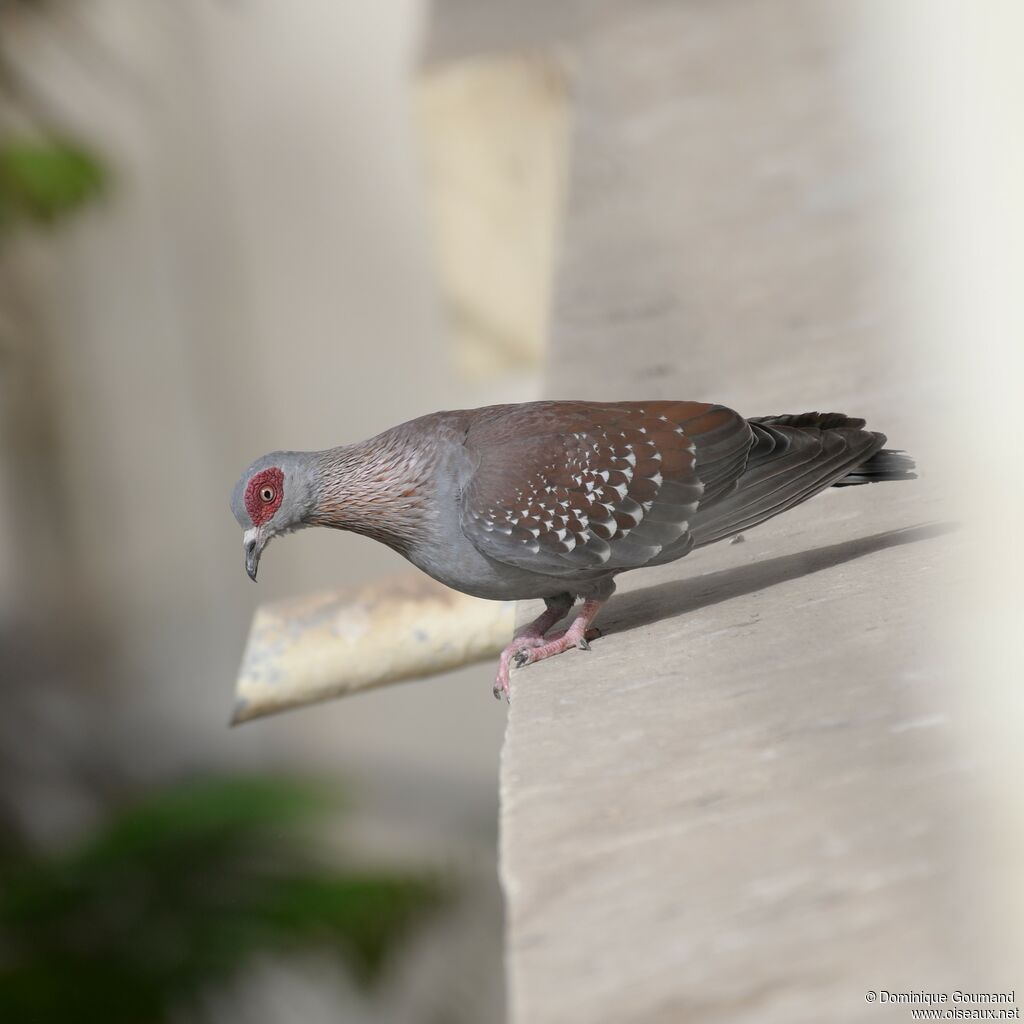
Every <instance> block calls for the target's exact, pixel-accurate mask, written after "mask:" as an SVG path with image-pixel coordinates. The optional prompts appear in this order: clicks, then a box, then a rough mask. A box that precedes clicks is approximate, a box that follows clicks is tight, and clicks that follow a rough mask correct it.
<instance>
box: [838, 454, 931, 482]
mask: <svg viewBox="0 0 1024 1024" xmlns="http://www.w3.org/2000/svg"><path fill="white" fill-rule="evenodd" d="M914 468H915V467H914V460H913V459H912V458H911V457H910V456H909V455H908V454H907V453H906V452H901V451H897V450H896V449H895V448H881V449H879V450H878V451H877V452H875V454H874V455H872V456H871V458H870V459H868V460H867V462H862V463H861V464H860V465H859V466H858V467H857V468H856V469H854V470H852V471H851V472H849V473H847V474H846V476H844V477H843V479H842V480H837V481H836V482H835V483H834V484H833V485H832V486H833V487H852V486H854V485H855V484H877V483H878V482H879V481H882V480H916V479H917V474H916V473H915V472H914Z"/></svg>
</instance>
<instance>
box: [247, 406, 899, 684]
mask: <svg viewBox="0 0 1024 1024" xmlns="http://www.w3.org/2000/svg"><path fill="white" fill-rule="evenodd" d="M885 440H886V439H885V436H884V435H883V434H879V433H874V432H872V431H869V430H865V429H864V420H862V419H855V418H853V417H849V416H844V415H842V414H840V413H816V412H810V413H803V414H801V415H795V416H759V417H755V418H753V419H745V418H744V417H743V416H741V415H740V414H739V413H737V412H734V411H733V410H732V409H727V408H726V407H725V406H721V405H706V404H704V403H701V402H671V401H656V402H568V401H566V402H561V401H551V402H530V403H527V404H524V405H497V406H488V407H486V408H482V409H466V410H459V411H455V412H438V413H433V414H431V415H429V416H422V417H420V418H419V419H415V420H411V421H410V422H408V423H403V424H402V425H401V426H398V427H394V428H393V429H391V430H387V431H385V432H384V433H383V434H379V435H378V436H377V437H374V438H371V439H370V440H368V441H363V442H361V443H359V444H351V445H342V446H341V447H339V448H330V449H328V450H326V451H318V452H273V453H271V454H270V455H264V456H263V457H262V458H260V459H257V460H256V462H254V463H253V464H252V465H251V466H250V467H249V468H248V469H247V470H246V471H245V473H244V474H243V475H242V477H241V479H240V480H239V481H238V483H237V485H236V486H235V491H234V495H233V497H232V501H231V504H232V508H233V511H234V513H235V518H236V519H237V520H238V522H239V524H240V525H241V526H242V528H243V530H244V531H245V535H244V540H243V542H244V546H245V565H246V569H247V571H248V573H249V575H250V576H251V577H252V579H254V580H255V579H256V569H257V566H258V564H259V559H260V553H261V552H262V551H263V549H264V548H265V547H266V545H267V543H268V541H270V539H271V538H272V537H275V536H277V535H278V534H282V533H288V532H290V531H292V530H296V529H299V528H301V527H305V526H330V527H333V528H335V529H340V530H351V531H353V532H354V533H361V534H365V535H366V536H367V537H372V538H373V539H374V540H378V541H381V542H382V543H384V544H387V545H388V546H389V547H391V548H394V550H395V551H397V552H399V554H401V555H404V556H405V557H406V558H407V559H408V560H409V561H410V562H412V563H413V565H415V566H417V567H418V568H419V569H422V570H423V572H425V573H427V574H428V575H430V576H432V577H433V578H434V579H436V580H439V581H440V582H441V583H444V584H445V585H447V586H449V587H453V588H454V589H456V590H461V591H462V592H464V593H467V594H473V595H475V596H477V597H483V598H490V599H493V600H502V601H504V600H510V599H524V598H543V599H544V601H545V604H546V610H545V612H544V613H543V614H542V615H541V616H540V617H539V618H538V619H537V620H536V621H534V622H532V623H530V625H529V626H527V627H526V628H525V629H523V630H521V631H520V632H519V633H518V635H517V636H516V637H515V639H514V640H513V641H512V643H510V644H509V645H508V647H506V648H505V650H504V651H503V652H502V654H501V659H500V662H499V666H498V676H497V681H496V683H495V685H494V693H495V696H497V697H499V698H500V697H502V696H505V697H506V698H507V696H508V686H509V664H510V662H512V663H514V664H515V665H516V666H519V667H521V666H523V665H527V664H529V663H531V662H534V661H540V660H541V659H543V658H549V657H551V656H552V655H555V654H559V653H561V652H562V651H566V650H568V649H569V648H572V647H577V648H580V649H582V650H589V643H588V636H590V637H592V636H593V634H594V632H595V631H591V630H590V626H591V622H592V621H593V619H594V616H595V615H596V614H597V612H598V609H599V608H600V607H601V605H602V604H603V603H604V602H605V601H607V600H608V598H609V597H610V596H611V594H612V592H613V591H614V590H615V577H616V576H617V575H618V574H619V573H621V572H625V571H626V570H628V569H639V568H643V567H645V566H652V565H661V564H662V563H664V562H671V561H674V560H675V559H677V558H682V557H683V556H684V555H686V554H688V553H689V552H690V551H692V550H693V549H694V548H696V547H702V546H703V545H705V544H713V543H714V542H715V541H719V540H723V539H725V538H727V537H733V536H736V535H737V534H739V533H741V532H742V531H746V530H749V529H751V527H754V526H757V525H758V524H759V523H763V522H765V520H767V519H771V518H772V516H776V515H778V514H779V513H780V512H785V511H786V510H787V509H789V508H792V507H793V506H794V505H798V504H800V502H802V501H806V500H807V499H808V498H810V497H811V496H812V495H814V494H817V493H818V492H819V491H821V490H823V489H824V488H826V487H829V486H833V485H834V486H843V485H849V484H864V483H872V482H874V481H880V480H906V479H912V478H913V476H914V474H913V472H912V470H913V468H914V464H913V462H912V461H911V460H910V459H909V458H908V457H907V456H906V455H905V454H903V453H901V452H896V451H893V450H890V449H887V448H884V447H883V445H884V444H885ZM578 598H582V599H583V604H582V606H581V607H580V609H579V611H578V612H577V614H576V616H575V617H574V618H573V620H572V622H571V624H570V625H569V628H568V629H566V630H564V631H562V632H559V633H555V634H554V635H552V636H547V632H548V630H549V629H551V627H552V626H554V624H555V623H556V622H557V621H558V620H559V619H561V618H562V617H563V616H564V615H565V614H566V613H567V612H568V611H569V609H570V608H571V607H572V606H573V604H574V603H575V601H576V600H577V599H578Z"/></svg>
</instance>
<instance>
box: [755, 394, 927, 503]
mask: <svg viewBox="0 0 1024 1024" xmlns="http://www.w3.org/2000/svg"><path fill="white" fill-rule="evenodd" d="M752 422H755V423H772V424H775V425H777V426H780V427H814V428H816V429H818V430H833V429H837V428H849V427H853V428H856V429H863V427H864V420H862V419H860V418H859V417H856V416H846V415H844V414H843V413H841V412H803V413H798V414H796V415H788V416H757V417H755V418H754V419H753V420H752ZM875 437H877V438H878V439H879V441H881V442H882V444H884V443H885V435H884V434H878V433H876V434H875ZM914 468H915V466H914V460H913V459H912V458H911V457H910V456H909V455H908V454H907V453H906V452H904V451H899V450H897V449H895V448H880V449H879V450H878V451H876V452H875V454H874V455H872V456H871V457H870V458H869V459H867V460H865V461H864V462H862V463H861V464H860V465H859V466H858V467H857V468H856V469H853V470H851V471H850V472H849V473H847V474H846V476H844V477H843V478H842V479H841V480H837V481H836V482H835V483H834V484H833V485H832V486H833V487H853V486H855V485H857V484H875V483H879V482H880V481H882V480H916V479H917V474H916V473H915V472H914Z"/></svg>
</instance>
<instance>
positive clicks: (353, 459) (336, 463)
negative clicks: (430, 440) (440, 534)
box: [308, 430, 434, 554]
mask: <svg viewBox="0 0 1024 1024" xmlns="http://www.w3.org/2000/svg"><path fill="white" fill-rule="evenodd" d="M317 462H318V466H317V469H318V473H317V475H318V478H319V479H318V487H317V501H316V503H315V505H314V507H313V510H312V512H311V514H310V516H309V520H308V522H309V523H310V524H311V525H313V526H329V527H332V528H334V529H337V530H351V531H352V532H353V533H361V534H363V535H364V536H367V537H372V538H373V539H374V540H378V541H381V542H382V543H384V544H387V545H388V547H391V548H394V549H395V550H396V551H399V552H401V553H403V554H405V553H407V552H408V550H409V548H410V546H411V545H412V544H413V543H414V541H415V540H416V539H417V538H419V537H421V536H422V534H423V532H424V530H425V529H426V527H427V526H428V522H429V520H430V515H431V513H430V511H429V509H430V508H431V507H432V506H433V503H432V501H431V496H432V493H433V468H434V459H433V458H431V456H430V453H429V452H428V451H427V450H425V449H424V447H423V446H421V445H417V444H416V443H415V438H413V437H412V436H409V435H408V434H407V433H406V432H405V431H401V430H395V431H388V432H386V433H384V434H381V435H379V436H378V437H374V438H371V439H370V440H369V441H362V442H360V443H359V444H353V445H344V446H342V447H340V448H331V449H330V450H328V451H325V452H319V453H318V454H317Z"/></svg>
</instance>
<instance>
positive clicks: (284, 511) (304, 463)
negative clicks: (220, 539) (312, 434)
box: [231, 452, 317, 581]
mask: <svg viewBox="0 0 1024 1024" xmlns="http://www.w3.org/2000/svg"><path fill="white" fill-rule="evenodd" d="M316 482H317V473H316V466H315V463H314V461H313V459H312V457H311V453H309V452H271V453H270V454H269V455H264V456H263V457H262V458H261V459H257V460H256V461H255V462H254V463H253V464H252V465H251V466H250V467H249V468H248V469H247V470H246V471H245V472H244V473H243V474H242V475H241V477H240V478H239V480H238V483H237V484H235V490H234V493H233V494H232V495H231V511H232V512H234V513H235V518H236V519H237V520H238V525H239V526H241V527H242V530H243V531H244V533H243V537H242V543H243V544H244V546H245V571H246V572H247V573H248V574H249V578H250V579H252V580H254V581H255V579H256V570H257V569H258V568H259V564H260V555H261V554H262V553H263V549H264V548H265V547H266V546H267V544H269V543H270V541H271V540H272V539H273V538H274V537H277V536H278V535H279V534H282V533H290V532H291V531H292V530H298V529H301V528H302V527H303V526H306V525H308V516H309V513H310V512H311V511H312V509H313V506H314V504H315V500H316V499H315V496H316Z"/></svg>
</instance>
